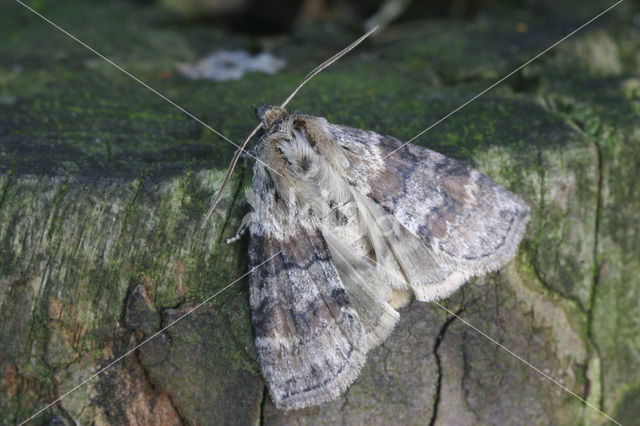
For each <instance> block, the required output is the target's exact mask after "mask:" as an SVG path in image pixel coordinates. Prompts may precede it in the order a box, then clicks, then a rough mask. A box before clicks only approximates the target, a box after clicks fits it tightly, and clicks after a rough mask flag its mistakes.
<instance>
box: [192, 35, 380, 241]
mask: <svg viewBox="0 0 640 426" xmlns="http://www.w3.org/2000/svg"><path fill="white" fill-rule="evenodd" d="M378 28H379V25H376V26H375V27H373V28H371V29H370V30H369V31H367V32H366V33H365V34H364V35H362V36H361V37H360V38H358V39H357V40H356V41H354V42H353V43H351V44H350V45H349V46H347V47H345V48H344V49H342V50H341V51H340V52H338V53H336V54H335V55H333V56H332V57H330V58H329V59H327V60H326V61H324V62H323V63H321V64H320V65H318V66H317V67H315V68H314V69H313V71H311V72H310V73H309V74H307V76H306V77H305V78H303V79H302V81H301V82H300V84H298V86H297V87H296V88H295V90H294V91H293V92H291V94H290V95H289V97H288V98H287V99H286V100H285V101H284V102H283V103H282V105H280V108H284V107H285V106H287V104H288V103H289V102H290V101H291V99H293V97H294V96H295V95H296V94H297V93H298V92H299V91H300V89H302V86H304V85H305V84H307V82H308V81H309V80H311V79H312V78H313V77H315V76H316V75H317V74H318V73H320V72H321V71H322V70H324V69H325V68H327V67H329V66H330V65H331V64H333V63H334V62H336V61H337V60H338V59H340V58H341V57H343V56H344V55H346V54H347V53H349V52H350V51H352V50H353V49H354V48H355V47H356V46H357V45H359V44H360V43H362V41H363V40H364V39H366V38H367V37H369V36H370V35H371V34H373V33H374V32H376V30H377V29H378ZM261 126H262V123H261V124H258V126H256V128H255V129H253V131H252V132H251V133H250V134H249V136H247V139H246V140H245V141H244V142H243V143H242V145H241V146H240V148H238V150H237V151H236V152H235V154H234V155H233V159H232V160H231V163H230V164H229V168H228V169H227V174H226V175H225V177H224V181H222V186H221V187H220V190H219V191H218V195H216V199H215V200H214V201H213V203H212V204H211V207H209V211H208V212H207V215H206V216H205V218H204V220H203V221H202V228H204V226H205V225H206V224H207V221H208V220H209V218H210V217H211V215H212V214H213V211H214V210H215V208H216V207H217V205H218V202H219V201H220V198H221V197H222V191H223V190H224V188H225V187H226V186H227V183H229V179H230V178H231V173H233V170H234V169H235V168H236V165H237V164H238V160H239V159H240V155H242V153H243V152H244V148H245V147H246V146H247V144H248V143H249V140H250V139H251V138H252V137H253V136H254V135H255V134H256V133H257V132H258V130H260V127H261Z"/></svg>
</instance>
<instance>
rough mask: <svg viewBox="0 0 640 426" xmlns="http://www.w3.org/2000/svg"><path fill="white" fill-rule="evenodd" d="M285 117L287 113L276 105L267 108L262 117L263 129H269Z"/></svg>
mask: <svg viewBox="0 0 640 426" xmlns="http://www.w3.org/2000/svg"><path fill="white" fill-rule="evenodd" d="M287 115H289V113H288V112H287V110H286V109H284V108H280V107H279V106H276V105H274V106H271V107H269V109H267V110H266V111H265V112H264V115H263V116H262V122H263V123H264V127H265V129H270V128H271V126H273V125H274V124H275V123H277V122H278V121H280V120H282V119H283V118H285V117H286V116H287Z"/></svg>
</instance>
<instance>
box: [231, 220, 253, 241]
mask: <svg viewBox="0 0 640 426" xmlns="http://www.w3.org/2000/svg"><path fill="white" fill-rule="evenodd" d="M248 229H249V222H244V223H243V224H242V225H240V229H238V232H236V235H234V236H233V237H231V238H227V244H233V243H235V242H236V241H238V240H239V239H240V238H242V236H243V235H244V234H245V233H246V232H247V230H248Z"/></svg>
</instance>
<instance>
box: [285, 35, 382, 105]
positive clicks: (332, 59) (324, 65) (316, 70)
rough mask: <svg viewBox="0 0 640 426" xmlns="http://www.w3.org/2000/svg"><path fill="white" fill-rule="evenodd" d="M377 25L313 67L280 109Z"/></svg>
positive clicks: (360, 41)
mask: <svg viewBox="0 0 640 426" xmlns="http://www.w3.org/2000/svg"><path fill="white" fill-rule="evenodd" d="M379 27H380V26H379V25H376V26H375V27H373V28H371V29H370V30H369V31H367V32H366V33H365V34H364V35H363V36H361V37H360V38H359V39H357V40H356V41H354V42H353V43H351V44H350V45H349V46H347V47H345V48H344V49H342V50H341V51H339V52H338V53H336V54H335V55H333V56H332V57H330V58H329V59H327V60H326V61H324V62H323V63H321V64H320V65H318V66H317V67H315V68H314V69H313V71H311V72H310V73H309V74H307V76H306V77H305V78H303V79H302V81H301V82H300V84H298V87H296V88H295V90H294V91H293V92H291V94H290V95H289V97H288V98H287V99H286V100H285V101H284V102H283V103H282V105H280V108H284V107H285V106H287V104H288V103H289V102H290V101H291V99H293V97H294V96H295V95H296V94H297V93H298V91H300V89H302V86H304V85H305V84H307V82H308V81H309V80H311V79H312V78H313V77H315V76H316V75H317V74H318V73H320V71H322V70H323V69H325V68H327V67H329V66H330V65H331V64H333V63H334V62H336V61H337V60H338V59H340V58H342V57H343V56H344V55H346V54H347V53H349V52H350V51H352V50H353V49H354V48H355V47H356V46H357V45H359V44H360V43H362V41H363V40H364V39H365V38H367V37H369V36H370V35H371V34H373V33H374V32H376V30H377V29H378V28H379Z"/></svg>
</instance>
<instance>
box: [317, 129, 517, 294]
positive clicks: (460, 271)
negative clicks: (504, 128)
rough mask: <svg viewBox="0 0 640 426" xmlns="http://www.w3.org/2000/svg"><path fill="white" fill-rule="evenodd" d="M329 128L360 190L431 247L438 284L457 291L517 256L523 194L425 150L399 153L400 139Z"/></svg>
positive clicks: (408, 148) (410, 148)
mask: <svg viewBox="0 0 640 426" xmlns="http://www.w3.org/2000/svg"><path fill="white" fill-rule="evenodd" d="M327 129H328V131H329V132H330V134H331V135H332V137H333V138H334V140H335V141H336V142H337V143H338V145H339V146H341V147H342V148H343V149H344V150H345V152H346V154H347V156H348V157H349V159H350V162H351V164H352V170H353V175H352V181H353V182H354V184H355V185H356V186H357V187H358V188H359V190H360V191H361V192H362V193H363V194H365V195H367V196H368V197H370V198H371V199H372V200H373V201H374V202H375V203H376V204H378V205H379V206H381V207H382V208H383V209H384V210H385V211H386V212H388V213H389V214H392V215H393V217H394V218H395V219H397V221H398V222H400V223H401V224H402V226H403V227H404V228H406V229H407V230H408V231H409V232H410V233H411V234H412V235H414V236H415V237H417V238H419V239H420V240H421V241H422V242H423V243H426V245H427V246H428V247H429V248H430V249H431V250H430V251H431V252H432V253H433V256H434V257H435V259H436V261H437V262H438V263H439V264H440V265H441V269H442V270H446V271H447V272H446V273H445V275H447V277H446V278H444V279H443V280H442V281H441V282H443V283H446V284H447V285H448V286H452V285H453V286H459V285H460V284H461V283H462V282H463V281H464V280H466V279H467V278H468V277H470V276H472V275H479V274H483V273H486V272H488V271H491V270H495V269H498V268H500V267H501V266H503V265H504V264H505V263H506V262H507V261H508V260H510V259H511V258H512V257H513V256H514V254H515V251H516V249H517V246H518V243H519V242H520V240H521V239H522V236H523V234H524V231H525V226H526V223H527V221H528V219H529V208H528V206H527V205H526V204H525V203H524V202H523V201H522V200H521V199H520V198H519V197H518V196H516V195H514V194H512V193H511V192H509V191H507V190H506V189H504V188H503V187H501V186H500V185H498V184H496V183H495V182H493V181H492V180H491V179H490V178H489V177H487V176H485V175H483V174H482V173H480V172H478V171H477V170H474V169H472V168H470V167H468V166H466V165H464V164H463V163H461V162H459V161H457V160H454V159H451V158H448V157H446V156H444V155H442V154H439V153H437V152H435V151H432V150H429V149H427V148H423V147H420V146H416V145H412V144H407V145H406V146H404V147H402V148H400V146H402V144H403V143H402V142H401V141H399V140H398V139H395V138H392V137H387V136H381V135H379V134H377V133H375V132H371V131H366V130H359V129H353V128H350V127H346V126H339V125H333V124H327ZM397 148H400V149H398V150H397V151H395V150H396V149H397ZM394 151H395V152H394ZM440 273H442V271H440ZM449 292H450V291H447V292H444V293H449Z"/></svg>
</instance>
